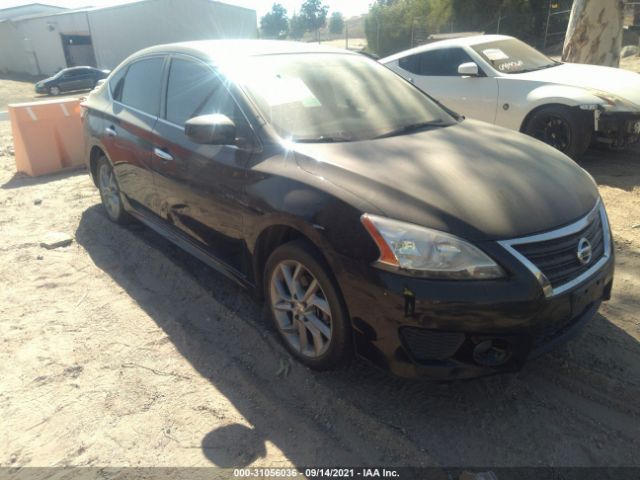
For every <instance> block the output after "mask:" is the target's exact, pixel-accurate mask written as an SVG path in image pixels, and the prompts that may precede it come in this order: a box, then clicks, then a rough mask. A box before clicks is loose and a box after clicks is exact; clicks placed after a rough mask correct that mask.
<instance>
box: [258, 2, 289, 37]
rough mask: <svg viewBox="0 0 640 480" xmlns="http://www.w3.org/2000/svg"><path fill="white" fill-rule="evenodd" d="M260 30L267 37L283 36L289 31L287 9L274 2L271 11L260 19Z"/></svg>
mask: <svg viewBox="0 0 640 480" xmlns="http://www.w3.org/2000/svg"><path fill="white" fill-rule="evenodd" d="M260 30H261V31H262V33H263V35H264V36H265V37H268V38H284V37H286V36H287V32H288V31H289V20H288V19H287V9H286V8H284V7H283V6H282V5H280V4H279V3H274V4H273V6H272V7H271V11H270V12H269V13H267V14H266V15H265V16H264V17H262V18H261V19H260Z"/></svg>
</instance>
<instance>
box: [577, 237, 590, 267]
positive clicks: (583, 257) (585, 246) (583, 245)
mask: <svg viewBox="0 0 640 480" xmlns="http://www.w3.org/2000/svg"><path fill="white" fill-rule="evenodd" d="M592 254H593V252H592V250H591V243H589V240H587V239H586V238H584V237H582V238H581V239H580V241H579V242H578V251H577V252H576V255H577V256H578V260H579V261H580V263H581V264H582V265H587V264H588V263H589V262H590V261H591V256H592Z"/></svg>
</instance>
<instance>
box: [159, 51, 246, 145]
mask: <svg viewBox="0 0 640 480" xmlns="http://www.w3.org/2000/svg"><path fill="white" fill-rule="evenodd" d="M212 113H221V114H223V115H226V116H227V117H229V118H230V119H231V120H233V121H234V122H235V124H236V127H237V128H238V131H239V132H240V131H241V128H242V127H244V126H245V119H244V116H243V115H242V112H241V111H240V109H239V107H238V106H237V104H236V103H235V101H234V99H233V97H232V96H231V94H230V93H229V90H228V89H227V88H226V86H225V85H224V82H223V81H222V80H221V79H220V77H219V76H218V75H216V73H215V72H214V71H213V70H212V69H211V68H210V67H208V66H207V65H204V64H202V63H199V62H196V61H191V60H184V59H181V58H174V59H172V60H171V67H170V70H169V82H168V85H167V103H166V120H167V121H169V122H171V123H173V124H175V125H179V126H184V124H185V123H186V121H187V120H189V119H190V118H193V117H197V116H199V115H208V114H212Z"/></svg>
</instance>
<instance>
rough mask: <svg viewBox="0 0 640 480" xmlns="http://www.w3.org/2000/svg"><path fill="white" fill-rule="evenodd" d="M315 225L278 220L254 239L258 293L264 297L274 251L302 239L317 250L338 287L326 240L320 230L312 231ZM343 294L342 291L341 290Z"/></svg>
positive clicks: (253, 254)
mask: <svg viewBox="0 0 640 480" xmlns="http://www.w3.org/2000/svg"><path fill="white" fill-rule="evenodd" d="M312 229H313V227H310V226H309V227H307V228H305V226H302V225H294V224H292V223H290V222H285V221H281V222H276V223H273V224H271V225H268V226H266V227H265V228H263V229H262V230H261V231H260V232H259V233H258V235H257V236H256V237H255V240H254V241H253V249H252V264H253V265H252V267H253V276H254V281H255V289H256V294H257V295H258V296H259V297H262V295H263V293H264V291H263V290H264V285H263V276H264V269H265V266H266V264H267V259H268V258H269V256H270V255H271V253H273V251H274V250H275V249H276V248H278V247H280V246H281V245H284V244H286V243H289V242H292V241H295V240H302V241H305V242H307V243H308V244H309V245H310V246H311V247H312V248H313V249H314V250H315V252H316V254H317V255H318V258H319V259H320V260H321V261H322V263H324V265H325V267H327V270H328V274H329V275H330V276H331V277H333V279H334V281H335V282H336V285H337V286H338V288H340V286H339V283H338V281H337V278H336V274H335V271H334V269H333V268H332V265H331V262H330V261H329V259H328V258H327V256H326V255H325V254H324V253H323V252H324V251H325V249H326V248H327V245H326V242H325V241H322V240H321V239H320V238H319V237H320V235H319V234H318V232H314V231H310V230H312ZM340 293H341V294H342V292H340Z"/></svg>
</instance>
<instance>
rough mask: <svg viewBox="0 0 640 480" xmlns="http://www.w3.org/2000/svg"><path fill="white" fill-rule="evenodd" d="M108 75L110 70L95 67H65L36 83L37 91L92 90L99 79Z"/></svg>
mask: <svg viewBox="0 0 640 480" xmlns="http://www.w3.org/2000/svg"><path fill="white" fill-rule="evenodd" d="M108 76H109V70H99V69H97V68H93V67H71V68H65V69H63V70H60V71H59V72H58V73H56V74H55V75H54V76H52V77H49V78H45V79H44V80H41V81H39V82H38V83H36V93H45V94H49V95H60V93H62V92H71V91H73V90H90V89H92V88H93V87H95V86H96V83H97V82H98V80H102V79H103V78H107V77H108Z"/></svg>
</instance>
